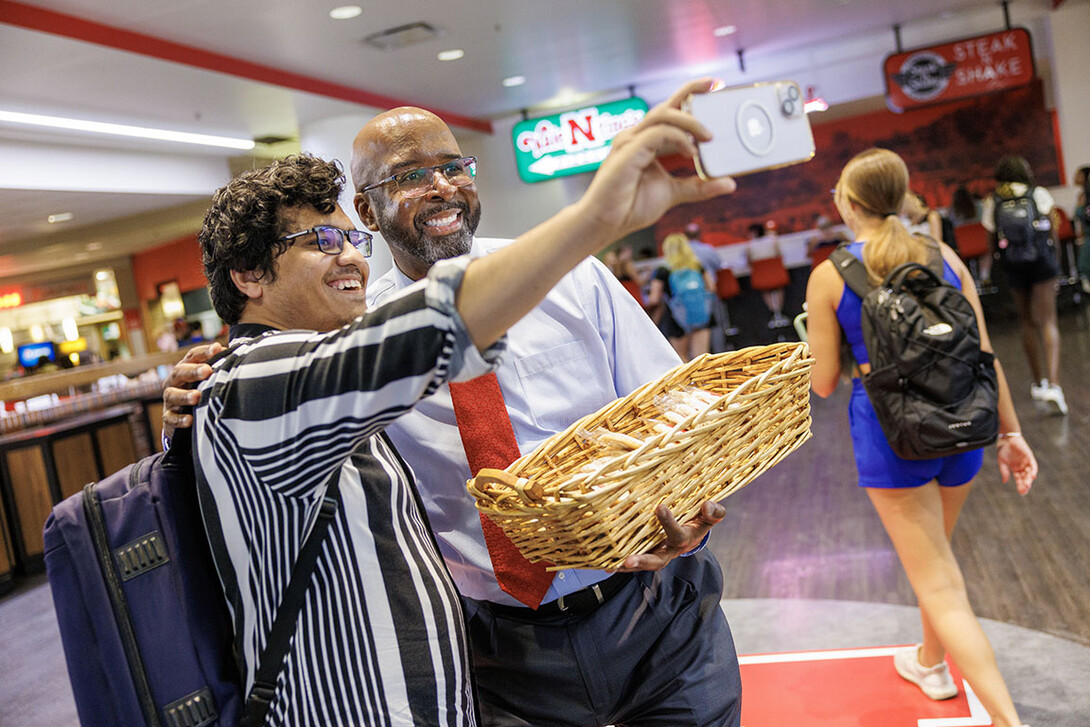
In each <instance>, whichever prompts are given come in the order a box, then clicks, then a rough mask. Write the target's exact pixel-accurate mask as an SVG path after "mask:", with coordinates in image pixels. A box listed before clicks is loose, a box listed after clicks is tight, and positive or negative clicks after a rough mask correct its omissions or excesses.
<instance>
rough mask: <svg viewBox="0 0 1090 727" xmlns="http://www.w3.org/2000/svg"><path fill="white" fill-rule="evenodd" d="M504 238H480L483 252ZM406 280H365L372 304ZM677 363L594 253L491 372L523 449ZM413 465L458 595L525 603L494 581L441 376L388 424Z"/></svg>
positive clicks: (533, 315) (578, 579)
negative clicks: (439, 381)
mask: <svg viewBox="0 0 1090 727" xmlns="http://www.w3.org/2000/svg"><path fill="white" fill-rule="evenodd" d="M506 244H508V241H506V240H487V239H483V238H482V239H477V240H475V241H474V243H473V250H472V252H471V255H473V256H481V255H486V254H488V253H489V252H492V251H494V250H496V249H498V248H499V247H502V246H503V245H506ZM411 283H412V281H411V280H409V278H408V277H406V276H405V275H404V274H403V273H402V272H401V271H399V270H398V269H397V268H396V267H395V268H393V269H391V270H390V271H389V272H387V273H386V274H385V275H383V276H382V277H380V278H378V279H377V280H375V281H372V282H370V283H368V285H367V298H368V303H369V304H370V305H376V304H378V303H381V302H383V301H384V300H386V299H387V298H389V297H390V296H392V295H394V294H395V293H397V291H399V290H401V289H402V288H404V287H405V286H407V285H410V284H411ZM680 363H681V361H680V359H679V358H678V356H677V354H676V353H675V352H674V349H673V348H672V347H671V346H670V344H669V343H668V342H667V341H666V339H665V338H663V336H662V334H661V333H659V331H658V329H657V328H656V327H655V325H654V324H653V323H652V322H651V320H650V318H648V316H647V314H646V313H645V312H644V311H643V308H641V307H640V305H639V304H638V303H637V302H636V301H635V299H634V298H633V297H632V296H631V295H629V294H628V292H627V291H626V290H625V289H624V288H623V287H621V285H620V283H618V282H617V280H616V278H615V277H614V276H613V274H612V273H610V271H609V270H608V269H607V268H606V267H605V266H604V265H602V264H601V263H599V262H598V261H597V260H595V259H590V260H587V261H585V262H583V263H580V264H579V266H578V267H576V268H575V270H573V271H572V272H570V273H569V274H568V275H566V276H564V278H563V279H562V280H561V281H560V283H558V284H557V286H556V287H555V288H553V290H552V291H551V292H550V293H549V294H548V295H547V296H546V297H545V300H544V301H542V303H541V304H540V305H538V306H537V307H536V308H534V309H533V311H531V312H530V313H529V314H528V315H527V316H526V317H525V318H523V319H522V320H521V321H519V322H518V323H516V324H515V325H514V326H512V327H511V329H510V330H509V331H508V333H507V352H506V353H505V354H504V357H503V361H502V363H501V365H500V367H499V368H498V369H497V370H496V376H497V378H498V379H499V382H500V388H501V389H502V390H503V395H504V400H505V402H506V404H507V413H508V415H509V416H510V417H511V424H512V426H513V428H514V430H515V439H516V440H517V441H518V445H519V449H520V451H521V452H522V453H523V454H526V453H528V452H530V451H532V450H533V449H534V448H535V447H537V445H538V444H540V443H541V442H542V441H544V440H545V439H547V438H548V437H550V436H551V435H553V434H555V433H557V432H561V431H564V430H565V429H567V427H568V426H569V425H570V424H571V423H572V422H574V421H575V420H576V419H578V418H580V417H582V416H585V415H587V414H591V413H593V412H595V411H597V410H598V409H600V408H602V407H603V406H605V405H606V404H608V403H610V402H612V401H613V400H614V399H616V398H618V397H620V396H624V395H626V394H628V393H629V392H631V391H633V390H635V389H637V388H639V387H640V386H641V385H643V384H645V383H647V382H648V381H651V380H653V379H656V378H658V377H659V376H661V375H662V374H664V373H665V372H667V371H669V370H670V369H672V368H674V367H675V366H677V365H679V364H680ZM386 432H387V434H389V436H390V438H391V439H392V440H393V442H394V445H395V446H396V447H397V449H398V451H399V452H400V453H401V455H402V456H403V457H404V458H405V460H406V462H408V464H409V466H410V467H412V469H413V472H414V473H415V475H416V481H417V486H418V488H419V490H420V495H421V497H422V499H423V501H424V508H425V509H426V510H427V513H428V519H429V521H430V522H431V526H432V530H434V532H435V536H436V538H437V540H438V541H439V549H440V551H442V554H443V557H444V558H445V560H446V562H447V566H448V567H449V568H450V572H451V575H452V576H453V577H454V581H455V583H456V584H457V586H458V590H459V591H461V593H462V595H464V596H468V597H469V598H473V599H476V600H481V601H492V602H494V603H502V604H506V605H512V606H519V605H523V604H520V603H519V602H518V601H516V600H515V599H514V598H512V597H511V596H509V595H508V594H507V593H505V592H503V591H502V590H500V587H499V584H497V583H496V576H495V574H494V573H493V571H492V562H491V560H490V559H489V555H488V548H487V546H486V545H485V542H484V535H483V533H482V532H481V522H480V516H479V515H478V512H477V509H476V507H474V504H473V498H472V496H471V495H470V494H469V493H468V492H467V491H466V480H468V479H469V464H468V463H467V461H466V455H465V451H464V450H463V449H462V440H461V437H460V436H459V435H458V425H457V423H456V421H455V418H454V409H453V407H452V405H451V400H450V389H449V388H448V387H447V386H446V385H445V384H444V385H443V386H441V387H440V388H439V390H438V391H437V392H436V393H435V395H433V396H431V397H429V398H427V399H425V400H424V401H421V402H420V403H419V404H418V405H417V406H416V408H414V409H413V410H412V411H411V412H409V413H408V414H405V415H404V416H402V417H401V418H399V419H398V420H396V421H395V422H394V423H393V424H391V425H390V426H389V427H388V428H387V429H386ZM608 576H609V574H608V573H605V572H603V571H596V570H565V571H560V572H559V573H558V574H557V577H556V578H555V579H554V580H553V584H552V586H550V588H549V591H548V592H547V593H546V594H545V599H544V602H546V603H547V602H549V601H552V600H555V599H556V598H558V597H560V596H564V595H567V594H569V593H573V592H575V591H578V590H579V589H581V588H585V587H587V586H589V585H591V584H593V583H597V582H598V581H601V580H603V579H605V578H607V577H608Z"/></svg>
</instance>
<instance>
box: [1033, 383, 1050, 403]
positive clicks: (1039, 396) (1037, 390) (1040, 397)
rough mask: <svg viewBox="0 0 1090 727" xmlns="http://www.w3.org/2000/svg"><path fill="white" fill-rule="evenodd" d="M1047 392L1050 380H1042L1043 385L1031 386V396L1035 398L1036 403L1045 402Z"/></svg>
mask: <svg viewBox="0 0 1090 727" xmlns="http://www.w3.org/2000/svg"><path fill="white" fill-rule="evenodd" d="M1047 391H1048V379H1041V383H1039V384H1030V385H1029V395H1030V396H1032V397H1033V400H1034V401H1044V400H1045V393H1046V392H1047Z"/></svg>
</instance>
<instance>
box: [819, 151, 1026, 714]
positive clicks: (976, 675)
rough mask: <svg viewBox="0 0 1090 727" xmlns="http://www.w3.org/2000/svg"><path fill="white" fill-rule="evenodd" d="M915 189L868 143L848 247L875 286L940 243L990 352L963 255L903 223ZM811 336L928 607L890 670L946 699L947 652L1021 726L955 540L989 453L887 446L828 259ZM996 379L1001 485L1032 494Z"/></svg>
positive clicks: (857, 326)
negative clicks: (912, 451) (910, 454)
mask: <svg viewBox="0 0 1090 727" xmlns="http://www.w3.org/2000/svg"><path fill="white" fill-rule="evenodd" d="M907 192H908V169H907V167H906V166H905V163H904V161H903V160H902V159H901V158H900V157H899V156H897V155H896V154H894V153H893V152H891V151H888V150H885V149H870V150H868V151H865V152H863V153H861V154H858V155H857V156H855V157H854V158H852V159H851V160H850V161H849V162H848V164H847V166H845V167H844V170H843V172H842V173H841V175H840V180H839V181H838V183H837V186H836V189H835V191H834V196H835V202H836V207H837V210H838V211H839V212H840V216H841V217H842V218H843V220H844V222H845V223H846V224H847V225H848V227H849V228H850V229H851V230H852V232H853V233H855V240H856V242H854V243H852V244H851V245H850V247H849V248H848V249H849V250H850V252H851V253H852V254H854V255H855V256H856V257H858V258H860V259H861V260H862V261H863V263H864V264H865V265H866V267H867V272H868V276H869V278H870V281H871V284H872V285H876V284H878V283H879V282H881V281H882V280H883V279H884V278H885V276H886V275H887V274H888V273H889V272H890V271H891V270H893V269H894V268H896V267H897V266H898V265H901V264H902V263H906V262H918V263H921V264H924V265H926V264H927V263H928V260H929V259H930V258H931V253H932V252H933V251H934V250H935V249H936V248H937V249H938V250H939V252H941V254H942V259H943V277H944V279H945V280H946V282H948V283H950V284H951V285H954V286H956V287H957V288H959V289H960V290H961V291H962V293H963V294H964V295H965V297H966V298H967V299H968V300H969V302H970V303H971V304H972V306H973V309H974V311H975V312H976V318H977V325H978V327H979V329H980V341H981V347H982V348H983V349H984V350H986V351H991V343H990V341H989V339H988V332H987V329H986V328H985V325H984V316H983V314H982V313H981V309H980V301H979V299H978V298H977V294H976V285H975V284H974V282H973V279H972V277H971V276H970V274H969V271H968V270H967V269H966V268H965V265H964V264H963V263H962V262H961V260H960V259H959V258H958V256H957V254H956V253H955V252H954V251H953V250H952V249H951V248H949V247H947V246H946V245H943V244H942V243H939V242H936V241H935V240H932V239H931V238H928V237H924V236H915V235H912V234H910V233H909V232H908V231H907V230H906V229H905V227H904V225H903V224H902V223H901V221H900V220H899V219H898V216H897V215H898V211H899V210H900V208H901V204H902V202H903V200H904V197H905V194H906V193H907ZM806 300H807V310H808V311H809V316H808V327H809V341H810V347H811V350H812V353H813V356H814V360H815V361H814V367H813V371H812V374H811V382H812V386H813V389H814V392H815V393H817V394H818V395H819V396H822V397H827V396H829V395H830V394H832V393H833V391H834V390H835V389H836V387H837V383H838V382H839V380H840V377H841V374H842V373H846V374H847V373H850V375H851V377H852V394H851V403H850V405H849V412H848V414H849V420H850V429H851V437H852V446H853V449H854V453H855V462H856V468H857V470H858V472H859V486H860V487H863V488H865V489H866V492H867V495H868V497H869V498H870V500H871V502H872V503H873V505H874V508H875V510H876V511H877V512H878V516H879V517H880V518H881V520H882V524H883V525H884V526H885V529H886V532H887V533H888V534H889V537H890V540H891V541H892V542H893V547H894V549H895V550H896V551H897V555H898V557H899V558H900V561H901V565H902V566H903V567H904V569H905V574H906V575H907V576H908V580H909V583H910V584H911V585H912V590H913V591H914V592H915V594H916V599H917V601H918V603H919V606H920V618H921V621H922V625H923V640H922V642H921V643H920V644H917V645H916V646H912V647H907V648H906V649H903V650H901V651H899V652H898V653H897V654H896V655H895V656H894V660H893V661H894V664H893V665H894V668H895V669H896V671H897V673H898V674H900V675H901V676H902V677H903V678H904V679H906V680H908V681H910V682H912V683H914V684H916V685H917V686H919V688H920V690H921V691H922V692H923V693H924V694H925V695H926V696H927V697H929V698H931V699H949V698H951V697H954V696H955V695H956V694H957V691H958V688H957V685H956V684H955V683H954V681H953V679H952V678H951V677H950V672H949V670H948V669H947V666H946V662H945V657H946V654H947V653H949V654H950V655H951V656H952V657H953V658H954V660H955V661H956V662H957V664H958V667H959V668H960V669H961V672H962V673H963V674H964V675H965V678H966V680H968V682H969V684H970V685H971V686H972V688H973V691H974V692H976V695H977V696H978V697H979V698H980V701H981V703H983V705H984V707H985V708H986V709H987V710H988V713H989V714H990V715H991V717H992V720H993V723H994V724H995V725H996V726H997V727H1017V726H1018V725H1020V724H1021V721H1020V720H1019V718H1018V714H1017V712H1016V710H1015V707H1014V703H1013V702H1012V701H1011V697H1010V694H1009V693H1008V691H1007V687H1006V684H1005V683H1004V681H1003V677H1002V675H1001V674H1000V673H999V668H998V666H997V664H996V661H995V655H994V653H993V652H992V648H991V645H990V644H989V643H988V639H987V637H986V636H985V635H984V631H983V630H982V629H981V627H980V624H979V623H978V622H977V619H976V616H975V615H974V614H973V610H972V607H971V606H970V605H969V599H968V595H967V594H966V590H965V581H964V580H963V578H962V575H961V570H960V568H959V566H958V563H957V561H956V560H955V558H954V553H953V550H952V549H951V547H950V536H951V534H952V532H953V530H954V525H955V524H956V523H957V519H958V514H959V513H960V512H961V508H962V505H964V503H965V500H966V498H967V497H968V495H969V486H970V484H971V482H972V480H973V478H974V477H975V476H976V474H977V472H978V471H979V470H980V468H981V464H982V462H983V450H979V449H978V450H974V451H970V452H963V453H959V454H955V455H951V456H947V457H940V458H936V459H927V460H906V459H902V458H900V457H898V456H897V455H896V454H894V453H893V451H892V449H890V446H889V443H888V441H887V440H886V437H885V435H884V434H883V432H882V429H881V427H880V425H879V424H878V420H877V418H876V416H875V413H874V408H873V407H872V406H871V403H870V400H869V399H868V398H867V393H866V390H865V389H864V388H863V386H862V383H861V381H860V379H859V376H860V375H862V374H865V373H867V372H868V371H869V370H870V364H869V358H868V356H867V350H866V347H865V346H864V344H863V333H862V326H861V323H860V314H861V307H862V305H861V304H862V300H861V299H860V297H859V296H858V295H856V294H855V293H853V292H852V291H851V290H850V289H849V288H848V287H847V286H845V284H844V280H843V279H842V278H841V276H840V274H839V273H838V272H837V270H836V268H835V267H834V266H833V263H832V262H831V261H826V262H823V263H821V264H820V265H819V266H818V267H817V268H815V269H814V272H813V273H812V274H811V275H810V281H809V284H808V286H807V291H806ZM842 336H843V337H844V339H845V340H846V341H847V343H848V345H849V346H850V347H851V351H852V354H853V357H854V359H855V365H854V366H853V367H852V371H851V372H842V371H841V359H840V345H841V337H842ZM995 368H996V373H997V375H998V379H999V426H1000V434H999V437H1000V439H999V443H998V445H997V449H998V457H999V471H1000V473H1001V475H1002V477H1003V480H1004V481H1007V480H1009V479H1010V478H1011V476H1012V475H1013V477H1014V484H1015V486H1016V487H1017V488H1018V492H1019V493H1020V494H1023V495H1024V494H1026V493H1027V492H1029V489H1030V487H1031V485H1032V484H1033V481H1034V479H1035V478H1036V476H1037V462H1036V460H1035V459H1034V456H1033V452H1032V451H1031V450H1030V448H1029V446H1028V445H1027V444H1026V441H1025V440H1024V439H1023V438H1022V435H1021V431H1020V429H1019V424H1018V416H1017V415H1016V414H1015V411H1014V405H1013V403H1012V402H1011V396H1010V391H1009V389H1008V388H1007V383H1006V379H1005V378H1004V376H1003V369H1002V367H1001V366H1000V364H999V361H998V359H997V360H996V361H995Z"/></svg>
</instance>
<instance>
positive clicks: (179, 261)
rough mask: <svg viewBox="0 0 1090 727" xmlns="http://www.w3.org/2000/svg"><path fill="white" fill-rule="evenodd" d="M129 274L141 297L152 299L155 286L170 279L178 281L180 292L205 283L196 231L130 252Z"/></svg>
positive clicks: (156, 292)
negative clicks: (145, 248)
mask: <svg viewBox="0 0 1090 727" xmlns="http://www.w3.org/2000/svg"><path fill="white" fill-rule="evenodd" d="M132 275H133V278H134V279H135V281H136V292H137V295H139V296H140V300H142V301H149V300H156V299H157V298H158V297H159V290H158V288H157V287H156V286H158V285H159V284H160V283H166V282H169V281H171V280H177V281H178V287H179V288H180V289H181V292H183V293H186V292H188V291H190V290H196V289H197V288H203V287H205V286H206V285H208V279H207V278H205V277H204V269H203V268H202V267H201V250H200V246H199V245H198V244H197V235H196V233H194V234H192V235H186V236H185V237H180V238H178V239H177V240H174V241H172V242H168V243H165V244H163V245H159V246H158V247H153V248H151V249H149V250H144V251H143V252H138V253H136V254H135V255H133V256H132Z"/></svg>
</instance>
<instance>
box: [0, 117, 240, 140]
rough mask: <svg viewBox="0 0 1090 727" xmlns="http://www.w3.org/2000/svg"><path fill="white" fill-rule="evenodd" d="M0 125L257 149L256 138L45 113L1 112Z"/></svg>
mask: <svg viewBox="0 0 1090 727" xmlns="http://www.w3.org/2000/svg"><path fill="white" fill-rule="evenodd" d="M0 122H6V123H9V124H24V125H27V126H44V127H47V128H51V129H70V130H72V131H88V132H91V133H93V134H110V135H113V136H128V137H132V138H137V139H155V140H157V141H174V142H179V143H182V144H198V145H201V146H215V147H221V148H226V149H253V148H254V140H253V139H237V138H232V137H229V136H213V135H211V134H193V133H190V132H186V131H170V130H168V129H151V128H147V127H143V126H127V125H125V124H109V123H105V122H102V121H85V120H83V119H67V118H64V117H61V116H43V115H41V114H24V113H21V112H19V111H0Z"/></svg>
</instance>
